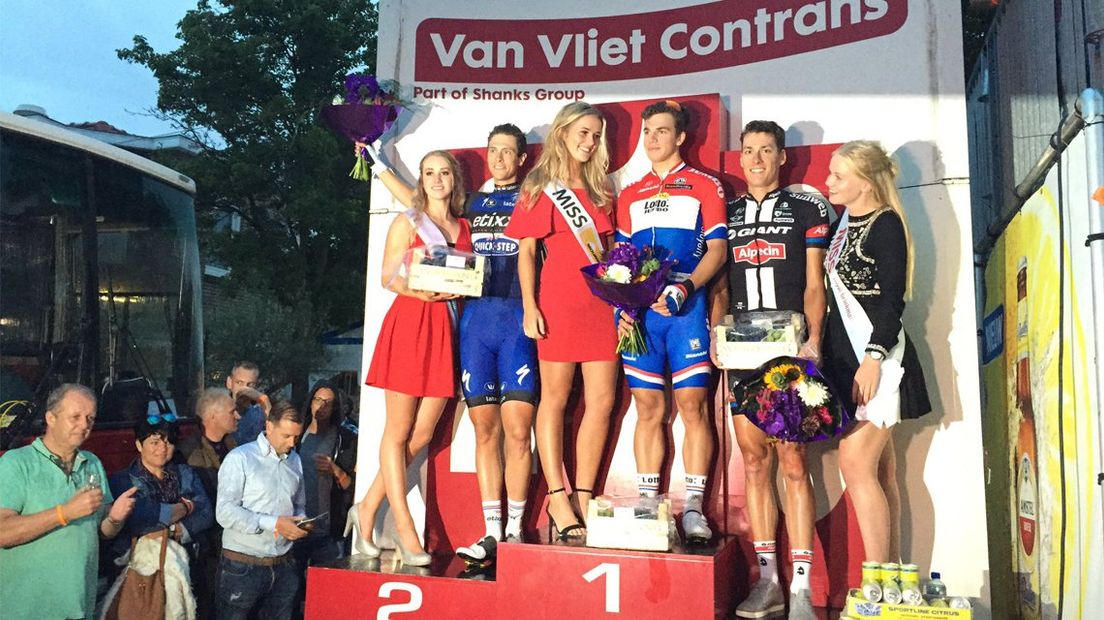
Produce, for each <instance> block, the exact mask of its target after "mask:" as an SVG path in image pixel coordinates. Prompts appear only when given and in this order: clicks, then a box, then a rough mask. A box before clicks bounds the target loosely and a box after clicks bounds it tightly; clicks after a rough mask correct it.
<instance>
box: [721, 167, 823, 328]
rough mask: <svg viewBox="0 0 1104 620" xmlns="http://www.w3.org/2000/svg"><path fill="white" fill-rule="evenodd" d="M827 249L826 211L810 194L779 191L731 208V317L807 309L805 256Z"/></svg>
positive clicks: (745, 198)
mask: <svg viewBox="0 0 1104 620" xmlns="http://www.w3.org/2000/svg"><path fill="white" fill-rule="evenodd" d="M827 247H828V208H827V206H825V204H824V203H823V202H822V201H820V200H818V199H816V198H814V197H812V196H809V195H808V194H798V193H792V192H788V191H786V190H782V189H776V190H774V191H773V192H771V193H769V194H767V196H766V197H765V198H764V199H763V202H762V203H758V202H756V201H755V198H753V197H752V196H751V195H750V194H748V195H744V196H743V197H741V198H738V199H736V200H733V201H732V202H730V203H728V248H729V252H730V254H729V258H730V259H731V261H732V264H731V265H730V266H729V269H728V282H729V287H730V290H731V294H732V302H731V303H732V306H731V308H730V310H731V311H732V312H746V311H750V310H789V311H791V312H803V311H804V307H805V266H806V265H805V256H806V253H805V250H806V249H808V248H827Z"/></svg>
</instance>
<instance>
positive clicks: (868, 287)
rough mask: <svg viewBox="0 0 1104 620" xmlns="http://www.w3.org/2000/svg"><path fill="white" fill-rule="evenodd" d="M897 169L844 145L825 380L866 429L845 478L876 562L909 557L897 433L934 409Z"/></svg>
mask: <svg viewBox="0 0 1104 620" xmlns="http://www.w3.org/2000/svg"><path fill="white" fill-rule="evenodd" d="M896 179H897V165H896V163H895V162H894V161H893V160H892V159H890V157H889V155H888V154H887V153H886V152H885V150H884V149H883V148H882V146H881V145H880V144H878V143H877V142H872V141H866V140H857V141H854V142H848V143H847V144H844V145H843V146H841V147H840V148H839V149H838V150H837V151H836V152H835V153H834V154H833V155H832V161H831V163H830V164H829V176H828V180H827V185H828V197H829V199H830V200H831V201H832V202H833V203H834V204H839V205H844V206H846V207H847V210H846V211H845V212H844V214H843V215H842V216H841V217H840V220H839V221H838V222H836V224H835V226H834V228H833V231H832V233H831V243H830V245H829V248H828V254H827V257H826V258H825V262H824V264H825V272H826V274H827V276H828V292H829V297H828V299H829V309H830V312H829V316H828V325H827V329H826V331H825V337H824V347H825V351H824V366H825V372H826V373H827V374H828V376H829V378H830V379H831V380H832V382H833V384H834V385H835V386H836V387H837V389H838V390H839V392H840V396H841V398H842V399H843V401H844V403H845V404H846V406H847V407H848V408H849V409H850V411H851V412H852V413H854V416H855V419H856V420H857V423H856V424H855V426H854V427H853V428H852V429H851V430H850V431H849V432H848V433H847V434H846V435H845V436H844V438H843V440H842V441H841V442H840V470H841V471H842V473H843V479H844V482H845V483H846V485H847V491H848V494H849V495H850V496H851V501H852V502H854V505H855V516H856V519H857V520H858V522H859V530H860V531H861V532H862V537H863V547H864V549H865V551H866V559H867V560H876V561H879V562H889V561H897V560H898V559H899V557H900V535H899V519H900V497H899V494H898V489H897V482H896V468H897V466H896V458H895V455H894V448H893V435H892V431H893V425H894V424H896V423H897V422H899V421H900V420H902V419H910V418H917V417H920V416H922V415H924V414H925V413H927V412H929V411H930V410H931V404H930V402H929V401H928V393H927V388H926V386H925V384H924V373H923V370H922V369H921V368H920V362H919V360H918V358H917V357H916V350H915V348H914V347H913V346H912V343H911V342H909V340H908V338H907V337H906V336H905V332H904V329H903V328H902V326H901V314H902V313H903V312H904V309H905V300H906V299H907V298H908V297H909V296H910V294H911V292H912V269H913V250H912V238H911V236H910V235H909V231H908V222H907V218H906V217H905V212H904V209H903V207H902V205H901V199H900V196H899V195H898V194H897V187H896V185H895V182H896Z"/></svg>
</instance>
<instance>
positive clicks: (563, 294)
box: [505, 101, 618, 540]
mask: <svg viewBox="0 0 1104 620" xmlns="http://www.w3.org/2000/svg"><path fill="white" fill-rule="evenodd" d="M604 132H605V120H604V119H603V118H602V114H601V112H599V111H598V109H597V108H595V107H594V106H591V105H590V104H588V103H585V102H582V101H578V102H575V103H570V104H568V105H566V106H564V107H563V109H561V110H560V112H559V114H557V115H556V119H555V120H554V121H553V122H552V127H551V129H549V131H548V137H547V138H546V139H545V142H544V150H543V151H542V152H541V156H540V159H539V160H538V161H537V164H536V166H535V167H534V168H533V170H532V171H530V172H529V175H528V176H527V177H526V179H525V183H524V184H523V185H522V187H521V193H520V196H519V198H518V202H519V208H517V209H515V210H514V215H513V217H512V218H511V220H510V225H509V226H508V227H507V228H506V231H505V234H506V235H507V236H509V237H512V238H514V239H518V240H520V244H521V248H520V251H519V255H518V278H519V282H520V284H521V296H522V306H523V309H524V319H523V323H524V328H525V335H526V336H529V337H530V338H534V339H536V341H537V358H538V360H539V363H540V379H541V400H540V404H539V405H538V407H537V422H536V426H537V431H536V432H537V450H538V452H539V454H540V461H541V468H542V469H543V470H544V477H545V481H546V482H547V483H548V489H549V491H548V495H549V504H548V515H549V519H550V520H551V524H550V525H551V526H552V527H553V529H554V530H555V531H558V532H559V534H558V538H560V540H581V539H582V537H583V536H584V535H585V529H584V526H583V524H582V519H581V516H580V514H578V513H576V510H577V509H578V507H585V506H586V503H587V501H588V500H589V499H590V498H591V497H592V496H593V494H594V492H593V488H594V483H595V479H596V478H597V476H598V468H599V464H600V461H601V459H602V452H603V450H604V448H605V444H606V439H607V435H608V433H609V418H610V411H611V410H612V409H613V399H614V395H615V389H616V381H617V372H618V357H617V353H616V352H615V350H616V348H617V337H616V331H615V329H614V323H613V314H612V312H611V311H610V309H609V306H607V305H606V304H604V303H603V302H601V301H599V300H598V298H596V297H594V296H593V295H592V294H591V293H590V290H589V289H588V288H587V286H586V283H585V282H584V280H583V276H582V274H581V273H580V272H579V268H580V267H583V266H585V265H588V264H590V263H592V262H594V261H597V260H598V258H599V257H600V256H601V254H602V252H603V251H604V249H605V245H606V240H607V237H608V236H609V235H610V234H611V233H612V232H613V222H612V221H611V219H610V211H611V210H612V202H613V198H612V194H611V189H610V187H609V182H608V181H607V178H606V170H607V168H608V167H609V152H608V151H607V150H606V141H605V136H604ZM538 243H539V244H542V245H543V248H544V251H545V253H546V254H545V257H544V262H543V265H542V267H541V270H540V283H539V285H538V282H537V246H538ZM576 366H581V367H582V375H583V400H584V402H585V403H586V410H585V412H584V413H583V418H582V422H581V425H580V428H579V434H578V439H577V440H576V443H575V484H574V493H575V495H576V500H577V504H576V505H575V506H574V507H573V506H572V503H571V501H570V498H569V497H568V495H567V493H566V492H565V489H564V480H563V469H564V455H563V452H564V449H563V434H564V410H565V409H566V408H567V401H568V397H569V396H570V395H571V389H572V387H573V384H574V378H575V369H576Z"/></svg>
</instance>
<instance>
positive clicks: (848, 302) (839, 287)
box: [824, 211, 905, 427]
mask: <svg viewBox="0 0 1104 620" xmlns="http://www.w3.org/2000/svg"><path fill="white" fill-rule="evenodd" d="M847 221H848V217H847V211H844V212H843V215H842V216H841V217H840V221H839V226H838V228H837V229H836V234H835V236H834V237H832V242H831V243H830V244H829V245H828V253H827V255H826V256H825V257H824V269H825V272H826V273H827V274H828V284H829V286H831V287H832V294H833V295H834V296H835V298H836V309H837V310H838V311H839V313H840V319H841V320H842V321H843V326H844V328H845V329H846V330H847V338H848V339H849V340H850V341H851V348H852V349H854V351H855V359H856V360H858V361H859V362H860V363H861V362H862V359H863V356H864V355H866V345H867V344H869V343H870V335H871V334H872V333H873V332H874V325H873V324H872V323H871V322H870V317H869V316H867V314H866V311H865V310H863V308H862V306H861V305H859V300H858V299H856V298H855V296H854V295H853V294H852V293H851V291H850V290H848V289H847V286H846V285H845V284H844V283H843V279H842V278H841V277H840V275H839V272H837V271H836V267H837V266H838V265H839V261H840V257H841V256H842V255H843V251H844V249H845V248H846V247H847ZM904 356H905V329H904V327H902V328H901V331H900V332H899V333H898V334H897V344H896V345H895V346H894V347H893V349H891V350H890V351H889V355H887V356H886V359H885V360H883V361H882V368H881V371H882V372H881V376H880V378H879V380H878V389H877V390H876V391H875V392H874V398H872V399H870V402H868V403H867V404H866V405H859V406H858V409H857V410H856V411H855V417H857V418H858V419H860V420H869V421H870V422H873V423H875V424H877V425H878V426H882V427H889V426H892V425H893V424H896V423H897V422H898V421H899V420H900V417H901V378H902V377H903V376H904V374H905V370H904V368H903V367H902V365H901V362H902V360H903V359H904ZM837 387H838V388H839V389H850V388H851V386H837Z"/></svg>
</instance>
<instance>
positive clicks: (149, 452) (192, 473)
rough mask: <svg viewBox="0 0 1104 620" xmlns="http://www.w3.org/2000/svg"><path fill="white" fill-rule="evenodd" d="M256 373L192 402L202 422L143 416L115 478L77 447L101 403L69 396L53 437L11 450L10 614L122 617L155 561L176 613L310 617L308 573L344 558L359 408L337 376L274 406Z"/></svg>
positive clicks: (5, 600) (1, 535) (52, 407)
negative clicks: (354, 414) (306, 612)
mask: <svg viewBox="0 0 1104 620" xmlns="http://www.w3.org/2000/svg"><path fill="white" fill-rule="evenodd" d="M259 378H260V370H259V369H258V367H257V366H256V364H253V363H251V362H248V361H243V362H239V363H237V364H235V365H234V367H233V368H232V369H231V370H230V373H229V374H228V376H227V379H226V387H225V388H221V387H217V388H207V389H205V390H203V391H202V392H201V393H200V394H199V395H198V397H197V398H196V399H195V400H194V402H195V411H194V417H195V421H196V422H197V424H196V425H194V426H192V425H191V424H187V425H185V424H182V423H181V421H180V420H178V418H177V415H176V414H175V413H171V412H169V413H161V414H151V415H149V416H148V417H145V418H143V419H141V420H139V421H138V423H137V424H136V425H135V427H134V449H135V453H134V458H133V460H132V461H131V462H130V463H129V465H127V466H126V467H124V468H123V469H121V470H120V471H117V472H113V473H112V474H111V475H110V476H108V474H107V472H106V471H105V470H104V466H103V464H102V463H101V461H100V459H99V458H97V456H96V455H95V454H93V453H91V452H89V451H87V450H81V449H80V448H81V446H82V444H84V443H85V442H86V440H87V439H88V437H89V435H90V434H91V431H92V427H93V424H94V422H95V418H96V413H97V399H96V395H95V393H94V392H92V391H91V390H90V389H88V388H87V387H84V386H81V385H77V384H63V385H61V386H59V387H57V388H56V389H55V390H54V391H53V392H52V393H51V394H50V395H49V397H48V399H47V402H46V406H45V423H46V427H45V428H46V430H45V433H44V434H43V436H42V437H39V438H37V439H35V440H34V441H33V442H32V443H30V444H29V445H27V446H25V447H22V448H18V449H14V450H10V451H8V452H6V453H4V454H3V455H0V574H3V575H4V581H5V585H4V588H3V589H2V591H0V608H2V609H3V610H4V615H5V616H6V617H11V618H31V617H43V618H45V617H50V618H54V617H56V618H92V617H97V618H100V617H106V618H114V617H125V611H123V610H125V609H127V607H126V605H127V604H129V603H128V601H127V600H126V599H127V597H128V596H130V594H129V593H128V592H127V590H128V588H127V586H126V581H127V579H128V578H136V577H131V576H130V575H131V574H132V573H133V574H135V575H144V574H146V573H147V572H148V571H149V570H152V568H150V567H151V566H152V567H154V568H159V570H160V574H161V577H160V579H161V580H162V582H163V583H164V589H165V590H166V591H167V592H168V596H167V597H166V598H165V599H164V600H163V601H162V600H159V601H158V602H157V605H159V606H162V607H163V608H164V616H165V617H166V618H169V617H172V618H197V617H198V618H248V617H257V615H258V614H259V615H260V617H265V618H294V617H301V615H302V612H303V599H304V594H305V579H304V577H305V571H306V568H307V566H309V565H311V564H315V563H319V562H325V561H332V560H337V559H340V558H341V557H343V556H344V555H346V554H347V553H348V550H347V548H346V546H347V544H346V541H345V539H344V538H343V537H342V535H341V531H340V529H339V527H340V526H341V525H344V522H343V521H341V520H340V519H338V518H336V517H333V516H332V515H339V516H340V515H344V514H345V513H346V512H347V511H348V510H349V507H350V506H351V505H352V493H353V488H354V476H355V464H356V436H357V433H356V427H355V425H354V424H353V422H352V421H351V420H350V412H351V409H352V402H351V399H350V398H349V397H348V396H347V395H346V394H345V393H344V392H343V391H342V390H341V389H340V388H339V387H337V386H336V385H335V384H333V383H331V382H328V381H320V382H318V383H317V384H316V385H314V386H313V387H312V389H311V390H310V392H309V394H308V396H307V398H306V400H305V401H304V402H303V403H302V404H301V405H296V404H293V403H291V402H289V401H286V400H279V399H271V400H270V399H269V397H268V396H266V395H265V394H264V393H262V392H260V391H259V390H258V388H259ZM308 517H311V518H310V519H309V520H308ZM163 537H164V538H167V539H168V542H167V543H165V544H164V545H163V544H162V542H161V541H162V538H163ZM163 546H164V547H165V549H167V552H165V551H162V552H160V558H158V555H159V553H158V552H159V551H160V550H161V549H162V547H163ZM62 558H64V561H60V560H61V559H62ZM151 558H152V560H151ZM158 587H159V588H160V586H158ZM8 614H11V615H10V616H9V615H8Z"/></svg>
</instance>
